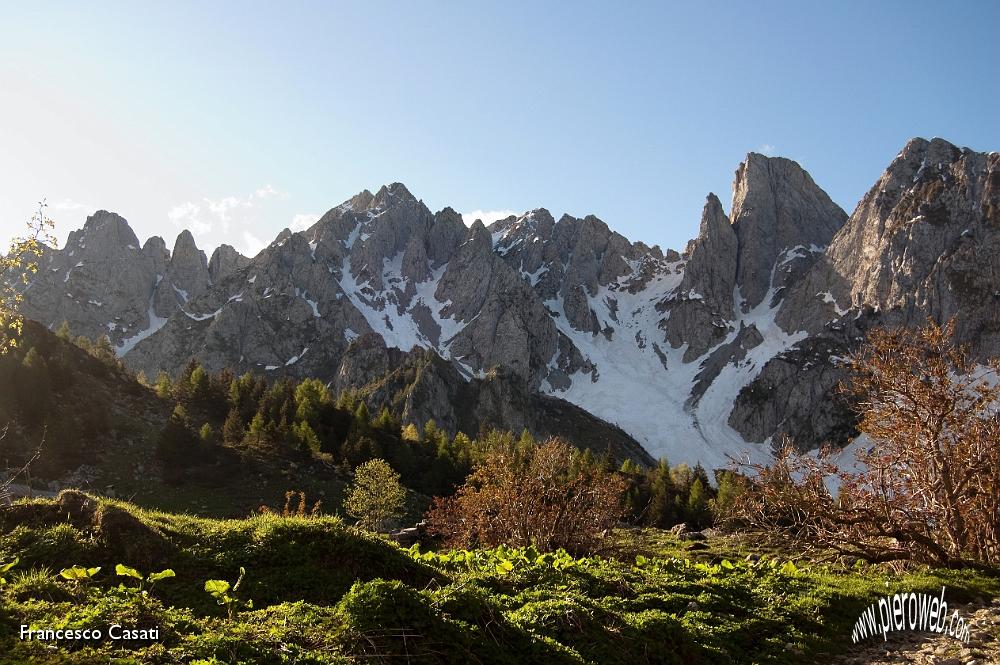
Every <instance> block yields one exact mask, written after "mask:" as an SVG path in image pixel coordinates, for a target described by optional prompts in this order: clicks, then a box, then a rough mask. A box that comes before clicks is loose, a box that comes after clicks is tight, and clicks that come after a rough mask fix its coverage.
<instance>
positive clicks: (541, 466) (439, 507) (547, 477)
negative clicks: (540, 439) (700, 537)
mask: <svg viewBox="0 0 1000 665" xmlns="http://www.w3.org/2000/svg"><path fill="white" fill-rule="evenodd" d="M574 450H575V449H574V448H573V446H571V445H570V444H568V443H566V442H565V441H562V440H560V439H555V438H553V439H549V440H548V441H546V442H544V443H542V444H541V445H536V444H534V442H531V441H528V442H509V441H503V440H499V442H498V445H497V446H496V447H495V448H494V449H492V450H490V451H488V452H487V453H486V455H485V457H484V458H483V460H482V461H481V462H480V463H479V464H477V466H476V467H475V469H474V470H473V472H472V475H470V476H469V479H468V480H467V481H466V483H465V485H464V486H462V487H461V488H459V490H458V492H456V494H455V496H454V497H449V498H444V499H440V498H439V499H436V500H435V503H434V506H433V508H432V509H431V512H430V513H429V514H428V521H429V529H430V530H431V532H432V533H437V534H439V535H441V536H443V537H444V540H445V543H446V544H447V545H449V546H451V547H471V546H485V547H493V546H496V545H500V544H507V545H510V546H512V547H527V546H529V545H533V546H535V547H537V548H538V549H539V550H542V551H546V552H550V551H554V550H557V549H560V548H562V549H565V550H567V551H569V552H572V553H586V552H594V551H597V550H598V549H600V545H601V542H602V539H603V536H604V535H605V534H606V533H607V532H608V531H609V530H610V529H611V528H612V527H613V526H614V525H615V524H616V523H617V522H618V520H619V519H620V518H621V516H622V515H623V513H624V509H623V506H622V497H623V495H624V492H625V488H626V483H625V480H624V478H623V477H622V476H620V475H619V474H617V473H614V472H609V471H607V470H606V469H605V468H604V467H603V466H602V465H601V464H599V463H596V462H591V461H587V460H583V459H582V458H580V457H578V456H577V457H574V455H573V451H574Z"/></svg>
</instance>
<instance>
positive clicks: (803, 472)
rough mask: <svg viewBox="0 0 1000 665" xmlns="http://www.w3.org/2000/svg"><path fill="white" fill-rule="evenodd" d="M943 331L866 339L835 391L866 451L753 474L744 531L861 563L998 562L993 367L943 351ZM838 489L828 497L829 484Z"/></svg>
mask: <svg viewBox="0 0 1000 665" xmlns="http://www.w3.org/2000/svg"><path fill="white" fill-rule="evenodd" d="M954 325H955V324H954V321H951V322H949V323H948V324H947V325H946V326H945V327H944V328H941V327H939V326H938V325H937V324H936V323H934V322H933V321H929V322H928V324H927V326H925V327H924V328H921V329H918V330H909V329H893V330H875V331H873V332H872V333H871V334H870V335H869V337H868V340H867V342H866V344H864V345H863V346H862V347H861V348H860V349H859V350H858V351H857V352H856V353H855V354H854V355H853V356H852V357H851V358H850V362H849V364H850V368H851V371H852V382H851V384H850V385H849V386H848V387H847V390H848V391H849V392H851V393H852V394H853V395H854V397H855V398H856V399H857V401H858V403H859V405H860V407H859V408H860V410H861V415H862V418H861V423H860V425H859V427H860V429H861V431H862V432H863V433H864V434H866V435H867V436H868V437H869V438H870V439H871V441H872V445H871V448H870V449H869V450H867V451H865V450H861V451H859V452H858V453H857V455H856V457H857V460H858V462H859V466H858V468H857V469H854V470H848V471H838V470H837V466H836V464H835V463H834V460H833V458H832V452H831V451H829V450H827V451H824V452H823V453H821V454H820V455H819V456H818V458H813V457H809V456H803V455H798V454H796V453H795V452H794V451H793V450H792V448H791V447H790V446H789V447H787V448H786V449H785V450H784V451H783V452H782V453H781V455H779V457H778V459H777V461H776V463H774V464H773V465H771V466H770V467H764V466H755V467H754V470H755V472H756V475H757V477H758V479H757V482H755V483H754V484H753V487H752V491H750V492H747V493H746V494H744V496H743V497H742V500H740V501H739V502H738V504H739V509H738V513H739V514H740V515H741V516H742V517H743V518H744V519H745V520H746V521H747V522H749V523H750V524H752V525H754V526H756V527H758V528H761V529H767V530H779V531H781V532H782V533H784V534H786V535H787V536H789V537H791V538H795V539H797V540H798V541H800V542H809V543H810V544H816V543H819V544H821V545H824V546H827V547H831V548H834V549H836V550H838V551H840V552H842V553H845V554H850V555H855V556H860V557H863V558H864V559H867V560H868V561H891V560H915V561H922V562H931V563H935V564H938V565H943V566H962V565H969V564H977V563H978V564H990V565H994V566H995V565H996V564H998V563H1000V492H997V490H996V481H997V478H1000V416H998V414H997V412H996V409H997V406H998V405H1000V384H997V383H996V382H995V381H994V380H993V379H992V378H991V375H992V376H994V377H995V376H997V375H998V374H1000V362H997V361H993V362H992V363H991V364H990V365H989V366H987V367H982V366H980V365H978V364H977V363H976V362H975V361H974V360H973V359H972V358H970V357H969V355H968V354H967V352H966V350H965V349H963V348H961V347H960V346H957V345H956V344H954V343H953V342H952V338H953V336H954ZM831 479H834V480H836V481H837V484H838V485H839V491H838V492H837V494H836V496H834V494H833V493H832V492H831V490H830V486H829V485H828V482H827V481H829V480H831Z"/></svg>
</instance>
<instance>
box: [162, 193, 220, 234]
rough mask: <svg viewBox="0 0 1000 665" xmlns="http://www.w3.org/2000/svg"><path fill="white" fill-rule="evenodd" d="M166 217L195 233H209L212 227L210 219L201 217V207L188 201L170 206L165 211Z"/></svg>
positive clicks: (176, 224)
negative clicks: (167, 210)
mask: <svg viewBox="0 0 1000 665" xmlns="http://www.w3.org/2000/svg"><path fill="white" fill-rule="evenodd" d="M167 218H168V219H170V221H171V222H173V223H174V225H175V226H179V227H181V228H184V229H188V230H189V231H191V233H193V234H195V235H204V234H206V233H211V231H212V227H213V223H212V222H211V221H210V220H204V219H202V217H201V207H200V206H198V205H197V204H194V203H191V202H190V201H187V202H185V203H181V204H180V205H176V206H174V207H173V208H171V209H170V211H169V212H168V213H167Z"/></svg>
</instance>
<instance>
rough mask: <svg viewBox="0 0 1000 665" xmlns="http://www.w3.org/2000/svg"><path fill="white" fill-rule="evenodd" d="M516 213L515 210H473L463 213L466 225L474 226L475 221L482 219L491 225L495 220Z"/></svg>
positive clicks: (487, 224)
mask: <svg viewBox="0 0 1000 665" xmlns="http://www.w3.org/2000/svg"><path fill="white" fill-rule="evenodd" d="M516 214H517V213H516V212H514V211H513V210H472V211H471V212H463V213H462V221H463V222H465V225H466V226H472V223H473V222H475V221H476V220H477V219H480V220H482V222H483V224H485V225H486V226H489V225H490V224H492V223H493V222H496V221H498V220H501V219H506V218H507V217H510V216H511V215H516Z"/></svg>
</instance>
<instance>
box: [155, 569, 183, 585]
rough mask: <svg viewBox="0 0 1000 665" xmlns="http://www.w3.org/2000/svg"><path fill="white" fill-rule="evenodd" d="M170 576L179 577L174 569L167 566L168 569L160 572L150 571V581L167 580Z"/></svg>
mask: <svg viewBox="0 0 1000 665" xmlns="http://www.w3.org/2000/svg"><path fill="white" fill-rule="evenodd" d="M168 577H177V574H176V573H175V572H174V571H172V570H171V569H169V568H167V569H166V570H161V571H160V572H158V573H150V574H149V581H150V582H159V581H160V580H165V579H167V578H168Z"/></svg>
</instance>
